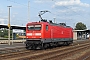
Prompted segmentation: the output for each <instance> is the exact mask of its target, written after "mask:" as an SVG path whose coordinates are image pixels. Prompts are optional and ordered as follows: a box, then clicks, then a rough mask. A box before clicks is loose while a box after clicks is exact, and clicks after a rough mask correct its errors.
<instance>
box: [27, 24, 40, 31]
mask: <svg viewBox="0 0 90 60" xmlns="http://www.w3.org/2000/svg"><path fill="white" fill-rule="evenodd" d="M27 28H28V30H41V25H29V26H28V27H27Z"/></svg>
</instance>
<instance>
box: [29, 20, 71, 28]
mask: <svg viewBox="0 0 90 60" xmlns="http://www.w3.org/2000/svg"><path fill="white" fill-rule="evenodd" d="M36 23H40V24H50V25H53V26H62V27H67V28H70V26H66V24H65V25H63V23H59V24H57V23H50V22H41V21H39V22H30V24H36ZM28 24H29V23H28Z"/></svg>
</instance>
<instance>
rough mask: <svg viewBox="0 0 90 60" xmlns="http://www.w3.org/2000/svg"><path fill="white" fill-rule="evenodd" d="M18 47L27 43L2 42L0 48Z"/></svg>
mask: <svg viewBox="0 0 90 60" xmlns="http://www.w3.org/2000/svg"><path fill="white" fill-rule="evenodd" d="M16 47H25V43H13V44H12V43H11V44H10V45H8V44H0V49H5V48H16Z"/></svg>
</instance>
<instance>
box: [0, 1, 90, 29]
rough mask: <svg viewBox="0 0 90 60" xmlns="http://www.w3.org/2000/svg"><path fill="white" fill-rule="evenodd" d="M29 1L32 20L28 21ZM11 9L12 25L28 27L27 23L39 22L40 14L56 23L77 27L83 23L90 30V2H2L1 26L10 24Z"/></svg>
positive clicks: (0, 8)
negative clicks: (42, 12) (78, 23)
mask: <svg viewBox="0 0 90 60" xmlns="http://www.w3.org/2000/svg"><path fill="white" fill-rule="evenodd" d="M28 1H30V9H29V10H30V13H29V14H30V20H29V21H28ZM7 6H12V7H11V11H10V12H11V16H10V17H11V22H10V23H11V25H24V26H25V25H26V23H27V22H34V21H39V20H40V18H39V17H38V13H39V12H40V11H43V10H48V11H50V12H51V13H49V12H47V13H45V14H43V15H42V18H44V19H47V20H54V18H55V19H56V23H62V22H64V23H66V24H67V25H69V26H71V27H73V28H74V27H75V24H76V23H77V22H82V23H84V24H86V26H87V27H88V28H89V29H90V0H0V24H2V23H4V24H8V7H7Z"/></svg>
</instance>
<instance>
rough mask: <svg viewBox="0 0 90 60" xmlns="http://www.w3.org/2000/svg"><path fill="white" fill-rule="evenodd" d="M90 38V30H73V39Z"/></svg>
mask: <svg viewBox="0 0 90 60" xmlns="http://www.w3.org/2000/svg"><path fill="white" fill-rule="evenodd" d="M86 39H90V30H73V40H86Z"/></svg>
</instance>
